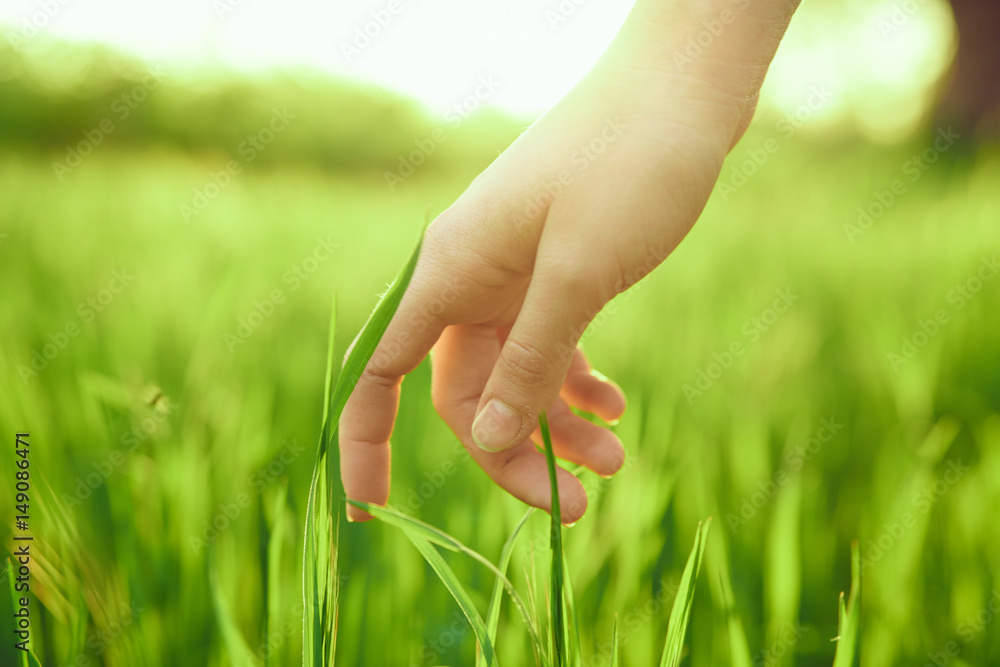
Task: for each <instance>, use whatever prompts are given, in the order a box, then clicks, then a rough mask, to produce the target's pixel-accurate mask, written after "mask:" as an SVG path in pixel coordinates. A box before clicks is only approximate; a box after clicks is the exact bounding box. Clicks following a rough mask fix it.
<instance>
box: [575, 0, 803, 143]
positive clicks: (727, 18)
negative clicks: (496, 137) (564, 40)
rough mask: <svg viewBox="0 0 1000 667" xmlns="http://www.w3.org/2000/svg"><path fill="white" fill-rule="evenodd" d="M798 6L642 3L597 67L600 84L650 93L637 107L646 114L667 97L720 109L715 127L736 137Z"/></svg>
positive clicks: (777, 1)
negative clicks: (703, 102)
mask: <svg viewBox="0 0 1000 667" xmlns="http://www.w3.org/2000/svg"><path fill="white" fill-rule="evenodd" d="M798 4H799V0H637V2H636V4H635V6H634V7H633V9H632V12H631V13H630V14H629V17H628V19H627V20H626V22H625V24H624V25H623V26H622V29H621V31H620V32H619V34H618V36H617V37H616V38H615V40H614V42H613V43H612V44H611V46H610V47H609V49H608V50H607V52H606V53H605V55H604V57H603V58H602V59H601V62H600V63H599V64H598V66H597V67H596V68H595V72H597V71H603V73H604V75H599V76H597V77H596V78H597V79H599V80H603V81H608V80H611V79H615V78H617V79H619V80H624V81H629V82H632V83H629V84H626V85H630V86H631V90H632V91H636V90H637V89H642V88H645V90H643V91H642V92H640V93H639V96H640V97H639V102H640V104H642V103H643V102H645V101H647V100H648V101H649V105H648V109H647V110H648V111H650V112H653V113H655V110H656V109H657V108H661V109H662V108H664V100H663V96H664V92H665V93H666V95H668V96H669V97H670V98H671V99H677V97H683V98H695V99H703V100H707V101H710V103H711V104H715V105H716V106H717V107H718V108H717V109H716V110H715V113H713V117H712V118H711V119H710V121H711V122H712V123H713V124H715V125H716V126H725V127H730V128H731V130H732V131H733V132H734V133H739V132H741V131H742V127H744V126H745V124H746V123H747V122H749V115H752V112H753V107H754V105H755V103H756V97H757V94H758V92H759V90H760V86H761V84H762V83H763V81H764V75H765V74H766V72H767V68H768V66H769V65H770V64H771V60H772V59H773V58H774V54H775V52H776V51H777V48H778V44H779V43H780V41H781V38H782V37H783V36H784V34H785V30H786V29H787V28H788V23H789V21H790V20H791V17H792V14H793V13H794V12H795V9H796V8H797V7H798ZM605 75H610V76H605ZM636 79H638V80H636ZM633 84H634V85H633ZM678 93H681V95H678ZM683 93H691V95H684V94H683ZM700 111H704V110H700Z"/></svg>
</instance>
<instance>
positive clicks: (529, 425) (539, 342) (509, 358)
mask: <svg viewBox="0 0 1000 667" xmlns="http://www.w3.org/2000/svg"><path fill="white" fill-rule="evenodd" d="M593 291H594V288H593V279H592V278H591V279H587V278H586V277H584V276H582V275H581V276H580V277H579V278H576V277H572V276H569V275H567V274H561V275H559V276H558V277H549V278H547V279H543V278H542V277H541V276H538V275H537V274H536V275H535V276H534V277H533V279H532V281H531V284H530V285H529V287H528V291H527V294H526V295H525V299H524V304H523V305H522V306H521V311H520V313H519V314H518V316H517V320H516V321H515V322H514V326H513V327H512V328H511V330H510V333H509V334H508V335H507V340H506V341H505V342H504V344H503V348H502V349H501V350H500V356H499V358H498V359H497V362H496V365H495V366H494V368H493V372H492V373H491V375H490V379H489V381H488V382H487V383H486V387H485V388H484V390H483V394H482V397H481V399H480V402H479V407H478V408H477V411H476V419H475V421H474V422H473V424H472V439H473V440H474V441H475V443H476V444H477V445H479V447H480V448H481V449H484V450H486V451H489V452H498V451H503V450H505V449H508V448H510V447H513V446H515V445H517V444H519V443H521V442H524V441H525V440H527V439H528V437H529V436H530V435H531V433H532V432H533V431H534V430H535V428H536V427H537V425H538V413H539V412H540V411H542V410H545V409H546V408H548V406H550V405H552V403H553V402H554V401H555V400H556V398H557V397H558V396H559V391H560V389H561V388H562V385H563V382H564V380H565V378H566V373H567V371H568V370H569V366H570V363H571V362H572V360H573V352H574V351H575V350H576V344H577V342H578V341H579V340H580V336H581V335H583V331H584V329H585V328H586V326H587V324H588V323H589V322H590V320H591V319H592V318H593V317H594V315H596V314H597V311H598V310H599V309H600V306H599V304H595V303H594V299H592V298H590V297H589V296H586V295H588V294H590V293H592V292H593Z"/></svg>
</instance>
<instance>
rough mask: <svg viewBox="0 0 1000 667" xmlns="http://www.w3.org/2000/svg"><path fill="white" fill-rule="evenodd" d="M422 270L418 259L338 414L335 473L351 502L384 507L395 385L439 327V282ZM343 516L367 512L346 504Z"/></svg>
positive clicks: (395, 405)
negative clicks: (337, 467) (337, 470)
mask: <svg viewBox="0 0 1000 667" xmlns="http://www.w3.org/2000/svg"><path fill="white" fill-rule="evenodd" d="M422 261H423V260H422V259H421V260H420V262H422ZM427 273H428V272H427V271H426V270H424V271H422V267H421V264H420V263H418V265H417V269H416V271H415V272H414V277H413V280H412V281H411V283H410V285H409V287H408V288H407V291H406V293H405V294H404V295H403V298H402V300H401V301H400V304H399V308H398V309H397V310H396V314H395V315H394V316H393V318H392V321H391V322H390V323H389V326H388V328H387V329H386V332H385V334H384V335H383V337H382V340H381V341H380V342H379V344H378V346H377V347H376V349H375V352H374V353H373V354H372V357H371V360H370V361H369V362H368V365H367V366H366V367H365V370H364V372H363V373H362V374H361V377H359V378H358V383H357V386H356V387H355V388H354V391H353V392H352V393H351V396H350V398H349V399H348V400H347V403H346V404H345V406H344V411H343V413H342V414H341V417H340V430H339V438H338V439H339V445H340V462H341V473H340V474H341V479H342V481H343V483H344V491H345V493H346V494H347V497H348V498H350V499H352V500H361V501H364V502H369V503H375V504H378V505H384V504H385V503H386V501H387V500H388V499H389V470H390V449H389V438H390V436H391V435H392V426H393V423H394V422H395V420H396V411H397V409H398V406H399V385H400V383H401V382H402V380H403V376H404V375H406V374H407V373H409V372H410V371H412V370H413V369H414V368H416V367H417V365H418V364H420V362H421V361H422V360H423V358H424V357H425V356H427V352H428V351H429V350H430V348H431V346H432V345H433V344H434V341H435V340H437V338H438V336H439V335H440V333H441V331H442V329H443V328H444V321H443V320H442V319H441V316H440V315H439V314H435V313H434V312H433V311H432V309H431V305H432V304H433V303H435V297H434V295H435V293H436V289H437V288H436V287H435V285H436V284H438V282H437V281H436V280H435V279H434V278H433V277H430V278H428V277H425V276H426V275H427ZM347 518H348V520H350V521H367V520H369V519H371V518H372V516H371V515H370V514H368V513H367V512H365V511H363V510H361V509H358V508H357V507H354V506H353V505H348V506H347Z"/></svg>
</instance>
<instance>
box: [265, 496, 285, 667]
mask: <svg viewBox="0 0 1000 667" xmlns="http://www.w3.org/2000/svg"><path fill="white" fill-rule="evenodd" d="M287 503H288V480H287V479H283V480H282V481H281V487H280V488H279V489H278V495H277V496H276V497H275V499H274V517H273V519H272V523H271V535H270V536H269V538H268V541H267V630H268V632H267V634H266V635H265V636H267V637H270V636H272V633H274V632H276V631H277V630H278V627H279V626H280V625H281V621H280V619H279V617H280V615H281V552H282V549H281V546H282V542H283V541H284V536H285V507H286V505H287ZM273 653H276V651H271V652H269V653H268V656H267V663H266V664H268V665H270V664H273V663H275V662H276V661H277V656H276V655H272V654H273Z"/></svg>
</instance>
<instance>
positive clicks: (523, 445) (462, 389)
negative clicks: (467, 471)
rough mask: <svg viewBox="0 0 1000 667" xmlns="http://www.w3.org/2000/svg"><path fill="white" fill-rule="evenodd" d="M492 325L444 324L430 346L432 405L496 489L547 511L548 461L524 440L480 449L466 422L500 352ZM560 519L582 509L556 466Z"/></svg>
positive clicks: (574, 484)
mask: <svg viewBox="0 0 1000 667" xmlns="http://www.w3.org/2000/svg"><path fill="white" fill-rule="evenodd" d="M500 349H501V345H500V339H499V337H498V334H497V331H496V329H495V328H492V327H486V326H482V325H469V326H453V327H448V328H447V329H445V331H444V333H443V334H442V335H441V337H440V339H439V340H438V342H437V345H436V346H435V347H434V354H433V355H432V357H431V363H432V368H433V386H432V395H433V398H434V406H435V408H436V409H437V411H438V413H439V414H440V415H441V418H442V419H444V420H445V422H446V423H447V424H448V426H449V427H450V428H451V430H452V432H453V433H454V434H455V436H456V437H457V438H458V439H459V440H460V441H461V442H462V444H463V445H464V446H465V448H466V450H468V452H469V454H470V455H471V457H472V459H473V460H474V461H475V462H476V463H477V464H478V465H479V466H480V467H481V468H482V469H483V470H484V471H485V472H486V474H487V475H489V476H490V478H491V479H493V481H494V482H496V483H497V484H498V485H499V486H500V487H501V488H503V489H504V490H506V491H507V492H508V493H510V494H511V495H513V496H514V497H516V498H518V499H520V500H522V501H523V502H525V503H527V504H529V505H531V506H532V507H538V508H540V509H543V510H545V511H546V512H551V511H552V496H551V486H550V484H549V473H548V465H547V463H546V461H545V456H544V455H543V454H541V453H540V452H539V451H538V450H537V449H536V448H535V446H534V445H533V444H532V443H531V441H530V440H529V439H525V440H523V441H522V442H520V443H518V445H516V446H515V447H512V448H510V449H508V450H507V451H504V452H498V453H491V452H487V451H484V450H483V449H480V448H479V447H477V446H476V445H475V443H474V442H473V440H472V435H471V432H472V421H473V418H474V417H475V413H476V407H477V405H478V403H479V398H480V395H481V393H482V390H483V387H484V386H485V385H486V382H487V381H488V380H489V378H490V374H491V373H492V371H493V367H494V364H495V362H496V360H497V358H498V357H499V355H500ZM556 475H557V482H558V485H559V504H560V507H561V520H562V522H563V523H575V522H576V521H578V520H579V519H580V518H581V517H582V516H583V514H584V512H586V510H587V494H586V492H585V491H584V490H583V485H582V484H581V483H580V481H579V480H578V479H577V478H576V477H575V476H574V475H573V474H572V473H570V472H569V471H567V470H564V469H562V468H558V469H557V470H556Z"/></svg>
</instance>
